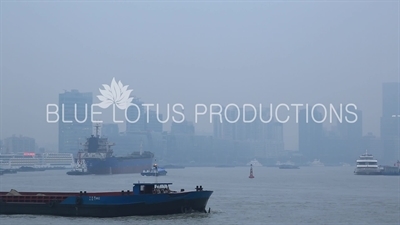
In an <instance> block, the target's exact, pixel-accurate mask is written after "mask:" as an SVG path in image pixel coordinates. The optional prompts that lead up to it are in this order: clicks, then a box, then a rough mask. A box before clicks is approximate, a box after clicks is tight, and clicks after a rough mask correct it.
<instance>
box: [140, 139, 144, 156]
mask: <svg viewBox="0 0 400 225" xmlns="http://www.w3.org/2000/svg"><path fill="white" fill-rule="evenodd" d="M139 153H140V155H142V154H143V140H141V141H140V152H139Z"/></svg>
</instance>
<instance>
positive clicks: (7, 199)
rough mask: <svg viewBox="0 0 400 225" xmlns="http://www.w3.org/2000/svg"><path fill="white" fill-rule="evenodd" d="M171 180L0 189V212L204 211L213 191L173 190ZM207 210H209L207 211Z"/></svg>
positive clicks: (79, 214)
mask: <svg viewBox="0 0 400 225" xmlns="http://www.w3.org/2000/svg"><path fill="white" fill-rule="evenodd" d="M169 185H172V183H139V182H138V183H134V184H133V188H132V189H131V190H126V191H124V190H122V191H116V192H86V191H83V192H82V191H80V192H18V191H16V190H14V189H12V190H11V191H10V192H0V205H1V207H0V214H6V215H14V214H28V215H52V216H72V217H122V216H145V215H166V214H177V213H188V212H203V213H204V212H207V211H206V205H207V202H208V199H209V198H210V196H211V194H212V193H213V191H208V190H203V187H202V186H196V189H195V190H193V191H185V190H184V189H181V190H180V191H172V190H170V188H169ZM208 212H210V210H208Z"/></svg>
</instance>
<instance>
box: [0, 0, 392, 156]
mask: <svg viewBox="0 0 400 225" xmlns="http://www.w3.org/2000/svg"><path fill="white" fill-rule="evenodd" d="M398 4H399V3H398V2H396V1H393V2H380V1H376V2H351V1H346V2H300V1H299V2H286V3H284V2H245V1H243V2H223V1H218V2H152V3H150V2H147V3H146V2H111V1H110V2H94V1H93V2H88V1H85V2H79V1H75V2H60V1H57V2H46V1H37V2H4V1H3V2H2V5H1V6H2V9H1V10H2V13H1V26H2V30H1V38H2V47H1V56H2V58H1V59H2V68H1V89H0V92H1V111H0V113H1V114H0V115H1V120H0V127H1V137H0V138H1V139H3V138H5V137H8V136H10V135H12V134H17V135H18V134H22V135H25V136H30V137H34V138H36V140H37V142H38V144H39V145H47V144H52V143H53V144H56V143H57V132H58V130H57V124H48V123H47V122H46V104H49V103H57V102H58V94H59V93H61V92H63V90H64V89H66V90H70V89H78V90H80V91H82V92H88V91H90V92H93V94H94V96H96V95H98V94H100V93H99V90H98V89H99V88H101V87H102V86H101V85H102V84H110V83H111V80H112V78H113V77H115V78H116V79H117V80H121V82H122V83H123V84H124V85H129V88H132V89H133V93H134V94H135V95H137V96H139V97H141V98H142V100H143V101H145V102H148V103H159V104H161V105H166V104H167V103H170V104H173V103H182V104H185V105H187V106H193V105H194V104H196V103H205V104H210V103H219V104H228V103H236V104H244V103H252V104H259V103H264V104H269V103H274V104H277V103H287V104H291V103H317V102H320V103H323V104H329V103H334V104H339V103H343V104H347V103H355V104H356V105H357V106H358V107H359V109H361V110H363V114H364V115H363V117H364V121H363V131H364V133H367V132H373V133H374V134H376V135H379V120H380V118H379V117H380V116H381V104H382V103H381V98H382V95H381V87H382V82H388V81H398V80H399V57H398V53H399V36H398V29H399V20H398V17H399V7H398ZM94 101H95V102H98V100H97V98H95V99H94ZM185 113H186V114H187V116H188V117H189V119H191V120H193V119H194V118H193V117H192V118H190V117H191V115H193V114H194V111H193V108H186V109H185ZM104 120H105V121H106V120H107V119H104ZM196 128H197V131H203V132H211V131H212V129H211V128H212V126H211V125H210V124H207V123H203V124H198V125H197V126H196ZM167 129H169V127H167ZM284 132H285V145H286V148H287V149H296V148H297V125H296V124H295V123H290V124H285V126H284Z"/></svg>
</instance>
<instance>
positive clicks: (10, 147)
mask: <svg viewBox="0 0 400 225" xmlns="http://www.w3.org/2000/svg"><path fill="white" fill-rule="evenodd" d="M4 148H5V152H6V153H17V152H36V142H35V139H34V138H30V137H24V136H22V135H20V136H15V135H13V136H12V137H8V138H6V139H5V140H4Z"/></svg>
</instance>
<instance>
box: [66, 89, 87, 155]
mask: <svg viewBox="0 0 400 225" xmlns="http://www.w3.org/2000/svg"><path fill="white" fill-rule="evenodd" d="M92 103H93V97H92V93H91V92H86V93H81V92H79V91H78V90H71V91H65V92H64V93H60V94H59V99H58V107H59V112H60V113H59V114H60V119H59V122H58V151H59V152H61V153H73V154H75V153H77V152H78V150H79V148H80V143H83V142H84V141H85V139H86V138H87V137H88V136H90V135H91V134H92V121H91V105H92Z"/></svg>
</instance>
